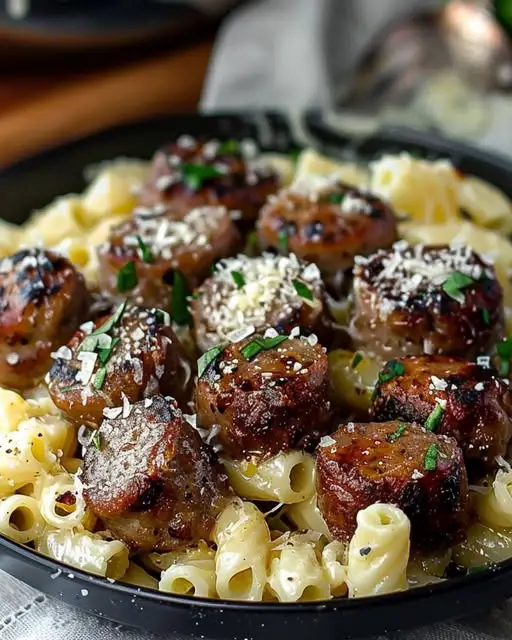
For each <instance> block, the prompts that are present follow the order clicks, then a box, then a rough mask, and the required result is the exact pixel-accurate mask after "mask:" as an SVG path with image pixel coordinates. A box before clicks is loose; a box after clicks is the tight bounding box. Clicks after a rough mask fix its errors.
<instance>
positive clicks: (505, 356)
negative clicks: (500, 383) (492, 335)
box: [496, 336, 512, 378]
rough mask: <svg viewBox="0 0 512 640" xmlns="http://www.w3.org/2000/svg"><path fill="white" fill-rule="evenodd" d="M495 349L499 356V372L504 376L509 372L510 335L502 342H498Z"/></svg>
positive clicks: (511, 350)
mask: <svg viewBox="0 0 512 640" xmlns="http://www.w3.org/2000/svg"><path fill="white" fill-rule="evenodd" d="M496 351H497V353H498V356H499V358H500V367H499V374H500V376H501V377H502V378H506V377H507V376H508V374H509V373H510V358H511V357H512V336H509V337H508V338H507V339H506V340H504V341H503V342H498V344H497V345H496Z"/></svg>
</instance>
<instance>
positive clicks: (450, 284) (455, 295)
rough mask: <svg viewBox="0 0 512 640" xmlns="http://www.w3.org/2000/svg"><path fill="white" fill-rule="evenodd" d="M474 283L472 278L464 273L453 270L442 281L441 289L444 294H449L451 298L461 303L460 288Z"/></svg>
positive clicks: (462, 299)
mask: <svg viewBox="0 0 512 640" xmlns="http://www.w3.org/2000/svg"><path fill="white" fill-rule="evenodd" d="M474 283H475V280H474V279H473V278H470V277H469V276H467V275H466V274H465V273H460V271H454V272H453V273H452V274H451V275H450V276H449V277H448V278H447V279H446V280H445V281H444V282H443V291H444V292H445V293H446V295H448V296H450V298H452V299H453V300H455V301H456V302H458V303H459V304H462V303H463V302H464V294H463V293H462V290H463V289H465V288H466V287H469V286H471V285H472V284H474Z"/></svg>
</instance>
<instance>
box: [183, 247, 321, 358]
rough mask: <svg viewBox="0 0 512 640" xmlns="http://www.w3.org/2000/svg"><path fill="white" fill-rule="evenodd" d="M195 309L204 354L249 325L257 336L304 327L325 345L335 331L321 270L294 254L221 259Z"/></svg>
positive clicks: (199, 293)
mask: <svg viewBox="0 0 512 640" xmlns="http://www.w3.org/2000/svg"><path fill="white" fill-rule="evenodd" d="M233 274H235V275H233ZM191 309H192V317H193V321H194V333H195V337H196V342H197V345H198V347H199V349H200V350H201V351H207V350H208V349H210V348H211V347H212V346H214V345H216V344H220V343H222V342H226V340H229V339H230V336H231V334H233V333H237V332H238V331H239V330H240V329H242V332H243V330H244V328H247V327H252V328H253V330H254V331H256V332H259V331H261V332H263V331H265V329H266V328H267V327H274V328H275V329H276V330H277V331H278V333H289V332H290V330H291V329H292V328H294V327H297V326H298V327H300V328H301V331H302V333H303V334H304V333H315V334H316V335H317V336H318V338H319V339H320V342H322V343H323V344H327V343H328V342H329V339H330V337H331V332H332V321H331V315H330V312H329V310H328V307H327V304H326V299H325V287H324V284H323V282H322V280H321V277H320V272H319V270H318V267H317V266H316V265H314V264H306V263H305V262H302V261H300V260H298V259H297V257H296V256H295V255H294V254H290V255H289V256H274V255H271V254H264V255H263V256H259V257H256V258H248V257H247V256H244V255H239V256H237V257H236V258H232V259H230V260H222V261H220V262H219V263H218V264H217V265H216V271H215V273H214V274H213V275H212V276H211V277H210V278H208V280H206V281H205V282H204V283H203V284H202V285H201V286H200V287H199V289H197V291H196V293H195V296H194V299H193V300H192V302H191Z"/></svg>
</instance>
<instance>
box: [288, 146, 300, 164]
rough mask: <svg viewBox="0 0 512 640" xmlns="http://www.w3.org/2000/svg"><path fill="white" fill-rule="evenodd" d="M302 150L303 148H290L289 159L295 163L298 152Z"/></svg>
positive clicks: (298, 155) (297, 158) (297, 159)
mask: <svg viewBox="0 0 512 640" xmlns="http://www.w3.org/2000/svg"><path fill="white" fill-rule="evenodd" d="M303 151H304V149H302V148H300V147H297V148H296V149H292V150H291V151H289V153H288V155H289V156H290V159H291V161H292V162H293V163H294V164H297V162H298V161H299V158H300V154H301V153H302V152H303Z"/></svg>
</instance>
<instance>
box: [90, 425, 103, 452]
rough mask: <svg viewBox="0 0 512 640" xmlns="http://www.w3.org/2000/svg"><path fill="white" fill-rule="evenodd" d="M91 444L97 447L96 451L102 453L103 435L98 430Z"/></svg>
mask: <svg viewBox="0 0 512 640" xmlns="http://www.w3.org/2000/svg"><path fill="white" fill-rule="evenodd" d="M91 442H92V444H93V445H94V446H95V447H96V449H98V451H101V433H100V432H99V431H98V430H96V431H95V432H94V435H93V436H92V438H91Z"/></svg>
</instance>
